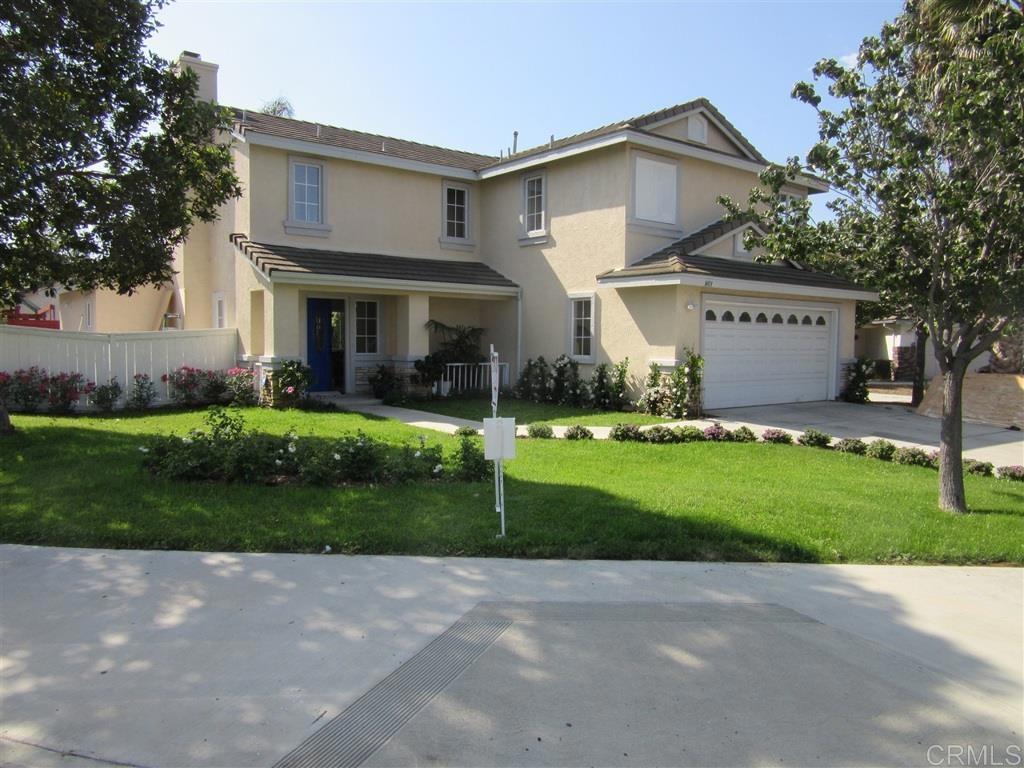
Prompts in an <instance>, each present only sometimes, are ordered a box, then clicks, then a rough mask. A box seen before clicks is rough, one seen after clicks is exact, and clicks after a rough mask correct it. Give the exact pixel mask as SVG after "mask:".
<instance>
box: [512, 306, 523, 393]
mask: <svg viewBox="0 0 1024 768" xmlns="http://www.w3.org/2000/svg"><path fill="white" fill-rule="evenodd" d="M522 369H523V289H522V286H520V288H519V291H518V293H517V294H516V370H515V377H513V376H509V384H511V383H512V381H513V380H514V379H518V378H519V372H520V371H521V370H522Z"/></svg>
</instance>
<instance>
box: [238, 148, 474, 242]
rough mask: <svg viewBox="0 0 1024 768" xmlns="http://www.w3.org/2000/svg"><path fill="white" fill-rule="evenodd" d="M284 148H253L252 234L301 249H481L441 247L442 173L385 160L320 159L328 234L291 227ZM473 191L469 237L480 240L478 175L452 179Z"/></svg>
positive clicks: (472, 239)
mask: <svg viewBox="0 0 1024 768" xmlns="http://www.w3.org/2000/svg"><path fill="white" fill-rule="evenodd" d="M290 157H292V158H296V159H299V158H301V157H302V156H301V155H292V154H289V153H288V152H286V151H284V150H279V149H272V148H268V147H256V146H253V147H250V162H251V168H250V170H251V174H252V179H253V184H252V187H251V206H252V208H251V216H252V218H251V237H252V239H253V240H256V241H260V242H272V243H280V244H282V245H290V246H294V247H297V248H320V249H325V250H338V251H354V252H358V253H381V254H385V255H393V256H415V257H419V258H435V259H449V260H454V261H470V260H474V259H475V258H477V249H476V248H471V249H470V250H468V251H467V250H463V249H451V248H446V247H442V244H441V243H440V242H439V239H440V237H441V234H442V219H441V215H442V207H441V202H442V190H443V181H444V179H443V178H442V177H440V176H434V175H429V174H424V173H414V172H412V171H404V170H399V169H395V168H387V167H383V166H379V165H368V164H364V163H355V162H351V161H347V160H337V159H329V158H314V161H315V162H317V163H321V164H322V165H323V167H324V187H325V194H324V219H325V222H324V223H325V224H327V225H329V226H330V227H331V231H330V232H329V233H328V235H327V236H326V237H317V236H310V235H297V234H288V233H287V232H286V231H285V228H284V223H283V222H284V221H285V219H286V217H287V212H288V161H289V158H290ZM452 181H454V182H456V183H459V184H465V185H466V186H468V187H469V188H470V191H469V232H470V241H471V242H472V243H477V242H478V233H479V231H480V218H481V213H480V201H479V196H480V193H479V190H478V185H477V184H476V183H475V182H472V181H469V182H466V181H463V180H460V179H452Z"/></svg>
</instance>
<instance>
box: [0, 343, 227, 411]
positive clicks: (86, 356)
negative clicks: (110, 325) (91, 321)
mask: <svg viewBox="0 0 1024 768" xmlns="http://www.w3.org/2000/svg"><path fill="white" fill-rule="evenodd" d="M237 359H238V333H237V331H235V330H234V329H233V328H224V329H216V330H213V329H211V330H203V331H150V332H145V333H82V332H78V331H51V330H41V329H38V328H23V327H19V326H13V325H0V371H7V372H13V371H16V370H18V369H21V368H29V367H31V366H33V365H36V366H39V367H40V368H45V369H46V370H47V371H49V372H50V373H80V374H82V375H83V376H84V377H85V378H87V379H89V380H90V381H94V382H96V383H97V384H105V383H106V382H107V381H109V380H110V379H111V378H113V377H116V378H117V380H118V383H120V384H121V388H122V389H123V390H124V391H125V393H126V394H127V393H128V392H130V391H131V385H132V379H133V377H134V376H135V375H136V374H138V373H146V374H149V376H150V378H151V379H152V380H153V382H154V383H155V384H156V389H157V394H158V402H164V401H166V400H167V399H168V398H167V387H166V386H164V385H163V384H161V383H160V378H161V377H162V376H163V375H164V374H165V373H170V372H171V371H173V370H175V369H177V368H180V367H181V366H183V365H188V366H191V367H193V368H205V369H212V370H218V371H223V370H226V369H228V368H231V367H233V366H235V365H236V364H237Z"/></svg>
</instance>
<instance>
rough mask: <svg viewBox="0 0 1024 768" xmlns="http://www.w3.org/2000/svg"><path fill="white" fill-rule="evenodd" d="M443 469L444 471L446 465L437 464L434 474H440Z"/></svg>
mask: <svg viewBox="0 0 1024 768" xmlns="http://www.w3.org/2000/svg"><path fill="white" fill-rule="evenodd" d="M443 471H444V467H443V466H442V465H441V464H438V465H437V466H435V467H434V474H435V475H440V474H441V473H442V472H443Z"/></svg>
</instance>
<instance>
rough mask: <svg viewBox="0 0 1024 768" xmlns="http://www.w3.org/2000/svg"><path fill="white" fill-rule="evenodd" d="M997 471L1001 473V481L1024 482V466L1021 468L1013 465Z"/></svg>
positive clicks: (1018, 465)
mask: <svg viewBox="0 0 1024 768" xmlns="http://www.w3.org/2000/svg"><path fill="white" fill-rule="evenodd" d="M996 471H997V472H998V473H999V479H1000V480H1011V481H1013V482H1017V483H1022V482H1024V466H1021V465H1020V464H1011V465H1010V466H1007V467H1000V468H999V469H998V470H996Z"/></svg>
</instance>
